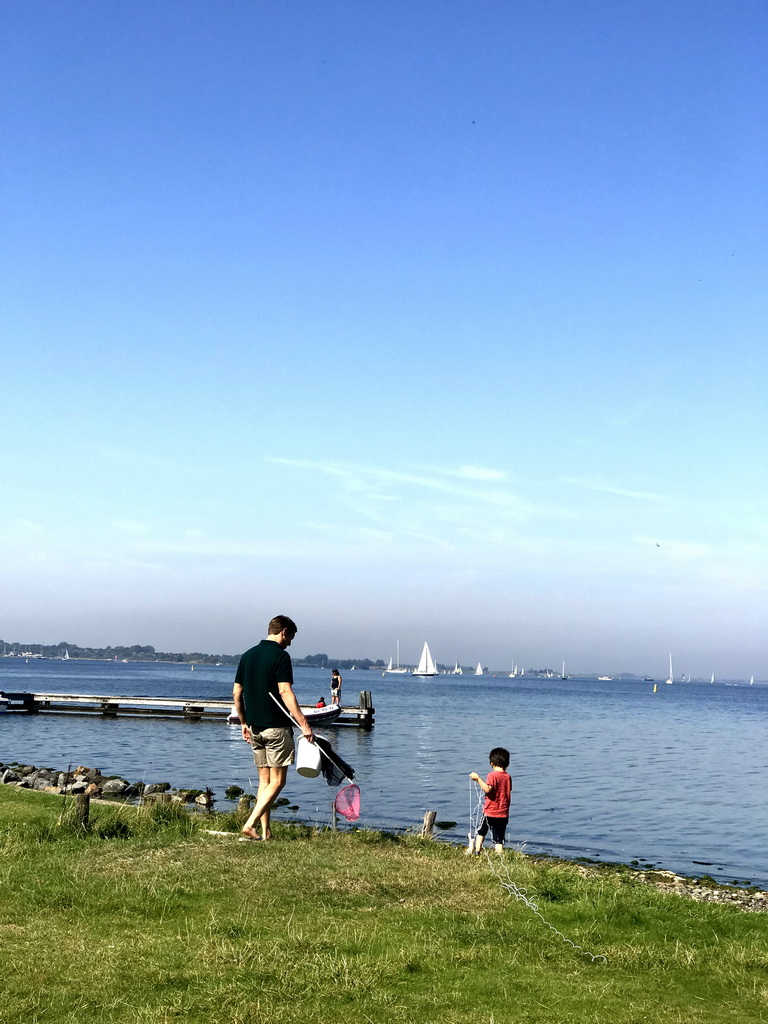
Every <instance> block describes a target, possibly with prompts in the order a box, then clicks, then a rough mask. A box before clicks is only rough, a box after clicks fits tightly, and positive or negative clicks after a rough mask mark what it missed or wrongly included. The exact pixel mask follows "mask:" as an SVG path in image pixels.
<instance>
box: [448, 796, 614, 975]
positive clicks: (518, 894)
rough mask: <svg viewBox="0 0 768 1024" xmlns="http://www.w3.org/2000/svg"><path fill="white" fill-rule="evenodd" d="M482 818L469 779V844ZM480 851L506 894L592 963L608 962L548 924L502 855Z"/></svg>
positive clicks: (481, 808) (601, 955) (478, 798)
mask: <svg viewBox="0 0 768 1024" xmlns="http://www.w3.org/2000/svg"><path fill="white" fill-rule="evenodd" d="M482 820H483V792H482V790H481V789H480V787H479V786H478V785H477V783H475V784H474V789H473V786H472V780H471V779H470V781H469V823H470V824H469V833H468V835H467V838H468V840H469V843H470V845H471V844H473V843H474V841H475V836H476V835H477V830H478V829H479V828H480V825H481V823H482ZM481 852H482V853H483V855H484V857H485V863H486V864H487V865H488V867H489V869H490V871H491V873H492V874H493V875H494V876H495V878H496V879H497V881H498V883H499V885H500V886H501V888H502V889H504V890H505V892H506V893H507V895H508V896H511V897H512V898H513V899H515V900H517V901H518V902H519V903H522V904H523V905H524V906H526V907H527V908H528V909H529V910H530V911H531V913H532V914H535V916H536V917H538V919H539V920H540V921H541V923H542V924H544V925H546V926H547V928H549V930H550V931H552V932H554V933H555V935H557V936H559V937H560V938H561V939H562V940H563V942H565V943H566V944H567V945H569V946H571V948H572V949H575V950H576V952H577V953H580V954H581V955H582V956H585V957H588V958H589V959H590V960H591V961H592V963H597V962H598V961H602V963H605V964H607V963H608V958H607V957H606V956H605V955H604V954H603V953H590V952H589V950H587V949H584V948H583V946H580V945H579V944H578V943H576V942H573V940H571V939H569V938H568V936H567V935H563V933H562V932H561V931H560V930H559V929H558V928H555V926H554V925H553V924H550V922H549V921H547V919H546V918H545V917H544V915H543V914H542V913H541V911H540V910H539V907H538V905H537V904H536V902H535V900H534V897H533V896H532V895H531V894H530V893H529V892H528V890H527V889H525V888H524V887H523V886H520V885H517V883H516V882H514V881H513V879H512V877H511V875H510V873H509V867H508V866H507V863H506V861H505V860H504V858H503V857H498V856H496V857H492V856H491V855H490V854H489V852H488V851H487V850H486V849H483V850H482V851H481Z"/></svg>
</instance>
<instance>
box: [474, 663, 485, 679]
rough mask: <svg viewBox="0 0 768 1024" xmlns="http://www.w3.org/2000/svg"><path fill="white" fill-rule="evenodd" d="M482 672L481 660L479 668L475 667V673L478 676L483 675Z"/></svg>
mask: <svg viewBox="0 0 768 1024" xmlns="http://www.w3.org/2000/svg"><path fill="white" fill-rule="evenodd" d="M482 674H483V666H482V664H481V662H479V661H478V663H477V668H476V669H475V675H476V676H481V675H482Z"/></svg>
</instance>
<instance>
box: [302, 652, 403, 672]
mask: <svg viewBox="0 0 768 1024" xmlns="http://www.w3.org/2000/svg"><path fill="white" fill-rule="evenodd" d="M293 664H294V665H297V666H298V667H299V668H328V669H332V668H337V669H339V671H341V670H342V669H347V670H349V669H351V668H359V669H364V670H365V669H371V668H384V662H383V661H382V659H381V658H377V659H376V661H371V659H370V658H329V657H328V655H327V654H308V655H307V656H306V657H305V658H293Z"/></svg>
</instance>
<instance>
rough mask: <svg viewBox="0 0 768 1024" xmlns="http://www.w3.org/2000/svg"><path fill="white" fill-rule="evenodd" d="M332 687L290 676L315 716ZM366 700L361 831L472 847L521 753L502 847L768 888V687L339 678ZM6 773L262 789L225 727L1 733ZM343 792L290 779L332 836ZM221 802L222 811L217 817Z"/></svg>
mask: <svg viewBox="0 0 768 1024" xmlns="http://www.w3.org/2000/svg"><path fill="white" fill-rule="evenodd" d="M233 676H234V668H232V667H230V666H221V667H210V668H201V667H196V668H195V670H194V672H192V671H190V668H189V666H188V665H154V664H136V665H124V664H122V663H112V662H86V663H78V662H74V661H68V662H55V661H34V662H33V661H30V662H28V663H26V662H23V661H21V660H16V659H4V660H3V661H0V689H5V690H25V689H27V690H42V691H46V690H47V691H57V690H58V691H60V692H66V693H98V694H114V695H140V694H153V695H156V696H170V697H173V696H185V697H208V698H217V699H225V700H226V699H228V698H229V696H230V694H231V689H232V680H233ZM329 680H330V672H326V671H317V670H313V669H297V670H296V692H297V694H298V696H299V699H300V700H301V701H303V702H305V703H314V702H315V701H316V700H317V698H318V697H319V696H320V695H321V694H323V695H325V696H326V699H327V697H328V693H329ZM361 689H367V690H371V692H372V694H373V702H374V706H375V708H376V726H375V728H374V729H373V731H372V732H370V733H365V732H362V731H361V730H358V729H349V728H338V729H334V728H333V727H331V728H328V729H327V730H326V735H327V736H329V737H330V738H331V739H332V741H333V742H334V743H335V745H336V748H337V750H338V751H339V753H340V754H341V756H342V757H344V758H345V760H347V761H348V762H349V763H350V764H352V765H353V766H354V767H355V769H356V770H357V781H358V783H359V784H360V787H361V790H362V800H363V817H362V819H361V822H360V824H362V825H366V826H372V827H382V826H383V827H390V828H396V827H401V826H415V825H418V824H419V823H420V822H421V820H422V818H423V815H424V812H425V811H426V810H430V809H431V810H436V811H437V818H438V821H441V820H447V821H455V822H457V825H456V828H455V829H453V830H450V831H449V832H448V833H447V835H448V837H449V838H452V839H455V840H456V841H460V840H461V839H463V838H464V837H465V836H466V833H467V829H468V821H469V812H470V792H469V782H468V773H469V772H470V771H478V772H480V773H481V774H484V773H485V772H486V770H487V754H488V751H489V750H490V749H491V747H494V746H506V747H508V748H509V749H510V750H511V752H512V763H511V765H510V773H511V774H512V777H513V780H514V790H513V798H512V799H513V806H512V817H511V820H510V830H509V833H508V835H509V836H510V837H511V839H512V841H513V843H514V845H515V846H517V847H521V846H523V845H525V848H526V849H527V850H528V851H530V852H536V851H545V852H552V853H556V854H561V855H564V856H569V857H579V856H584V857H592V858H595V859H602V860H620V861H625V862H629V861H631V860H638V861H647V862H650V863H653V864H655V865H657V866H658V867H665V868H669V869H671V870H674V871H679V872H682V873H685V874H704V873H709V874H712V875H714V876H715V877H716V878H719V879H722V880H723V881H732V880H734V879H738V880H740V881H746V880H750V881H751V882H753V883H755V884H759V885H761V886H763V887H768V857H767V855H766V850H768V787H767V786H766V783H767V782H768V745H767V744H766V724H768V686H764V685H760V684H756V685H754V686H751V687H750V686H746V685H740V686H734V685H731V686H729V685H727V684H726V685H722V684H719V683H718V684H715V685H710V684H704V683H702V684H697V683H689V684H679V683H676V684H675V685H674V686H665V685H663V684H660V685H659V687H658V693H656V694H654V693H653V692H652V690H653V684H652V683H640V682H632V683H630V682H619V681H615V682H599V681H598V680H565V681H562V680H559V679H553V680H537V681H534V680H525V679H523V680H520V679H517V680H512V679H508V678H501V677H500V678H498V679H494V678H491V677H488V676H486V677H482V678H473V677H471V676H470V677H467V676H464V677H451V676H440V677H438V678H436V679H434V680H432V681H423V680H415V679H411V678H410V677H408V676H406V677H397V676H386V677H382V676H381V675H380V674H377V673H374V672H347V673H345V674H344V702H345V703H356V702H357V695H358V693H359V691H360V690H361ZM0 760H4V761H26V762H29V763H31V764H39V765H49V766H51V767H56V768H60V767H64V768H65V767H66V766H67V765H69V764H76V763H81V764H85V765H88V766H89V767H97V768H100V769H101V770H102V772H104V774H119V775H123V776H125V777H127V778H129V779H130V780H132V781H135V780H138V779H144V780H145V781H147V782H157V781H168V782H171V783H172V784H174V785H176V786H190V787H202V786H205V785H210V786H211V788H212V789H214V790H215V791H216V793H217V794H218V796H219V797H220V798H221V797H223V791H224V789H225V788H226V786H228V785H230V784H232V783H234V784H237V785H240V786H242V787H243V788H245V789H246V790H249V789H251V788H252V783H251V782H250V780H253V783H255V781H256V776H255V773H254V769H253V761H252V757H251V754H250V749H249V747H248V746H247V745H246V744H245V743H243V741H242V740H241V739H240V732H239V729H237V728H232V727H230V726H227V725H225V724H223V723H221V722H197V723H193V722H184V721H172V720H169V721H164V720H143V719H138V720H137V719H128V718H119V719H116V720H110V719H103V718H100V717H97V716H95V715H94V716H85V715H75V716H66V715H39V716H26V715H2V716H0ZM334 793H335V790H332V789H330V788H329V787H328V786H327V785H326V784H325V783H324V782H323V781H322V779H320V780H309V779H303V778H302V777H301V776H299V775H297V774H296V773H295V772H293V771H291V773H290V775H289V782H288V786H287V787H286V790H285V795H287V796H289V797H290V798H291V800H292V802H293V803H296V804H298V805H299V807H300V810H299V812H298V814H299V816H300V817H301V818H303V819H304V820H307V821H313V822H316V823H326V822H327V821H328V820H329V817H330V806H331V801H332V798H333V795H334ZM225 803H226V802H225V801H223V800H222V799H220V800H219V806H223V805H224V804H225Z"/></svg>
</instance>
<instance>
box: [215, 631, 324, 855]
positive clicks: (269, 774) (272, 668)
mask: <svg viewBox="0 0 768 1024" xmlns="http://www.w3.org/2000/svg"><path fill="white" fill-rule="evenodd" d="M296 633H297V627H296V623H295V622H294V621H293V619H289V618H288V616H287V615H276V616H275V617H274V619H272V621H271V622H270V623H269V626H268V628H267V634H268V635H267V638H266V639H265V640H262V641H261V643H258V644H256V646H255V647H251V649H250V650H248V651H246V652H245V654H244V655H243V656H242V657H241V659H240V664H239V665H238V666H237V673H236V675H235V685H234V688H233V690H232V697H233V700H234V703H235V708H236V709H237V713H238V715H239V717H240V721H241V723H242V730H243V739H244V740H245V741H246V743H250V744H251V747H252V748H253V760H254V762H255V764H256V767H257V768H258V771H259V790H258V793H257V794H256V804H255V805H254V808H253V811H252V812H251V814H250V816H249V818H248V820H247V821H246V823H245V825H243V835H244V836H246V838H248V839H259V838H261V839H264V840H266V839H271V837H272V833H271V832H270V829H269V815H270V811H271V810H272V805H273V804H274V802H275V800H276V799H277V796H278V794H279V793H280V791H281V790H282V788H283V786H285V782H286V776H287V774H288V766H289V765H291V764H293V759H294V756H295V749H296V748H295V744H294V742H293V729H292V727H291V723H290V720H289V718H288V716H289V715H290V716H291V717H292V718H293V720H294V721H295V722H296V724H297V725H298V726H299V728H300V729H301V732H302V735H303V736H305V737H306V738H307V739H308V740H309V741H310V742H314V738H315V736H314V733H313V732H312V726H311V725H310V724H309V722H308V721H307V720H306V718H305V717H304V715H303V714H302V711H301V708H300V707H299V703H298V701H297V700H296V695H295V694H294V692H293V666H292V665H291V659H290V655H288V654H287V653H286V647H290V645H291V641H292V640H293V638H294V637H295V636H296ZM257 822H260V823H261V836H259V834H258V832H257V831H256V824H257Z"/></svg>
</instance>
